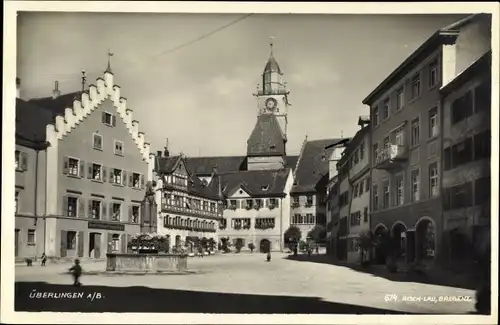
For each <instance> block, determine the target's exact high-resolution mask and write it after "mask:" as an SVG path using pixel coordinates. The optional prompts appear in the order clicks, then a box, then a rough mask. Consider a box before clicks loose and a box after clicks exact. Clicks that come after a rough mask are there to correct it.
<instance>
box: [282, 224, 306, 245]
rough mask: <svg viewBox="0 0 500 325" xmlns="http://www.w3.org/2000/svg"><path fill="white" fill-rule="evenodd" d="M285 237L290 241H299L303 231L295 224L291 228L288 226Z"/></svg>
mask: <svg viewBox="0 0 500 325" xmlns="http://www.w3.org/2000/svg"><path fill="white" fill-rule="evenodd" d="M284 237H285V240H287V241H289V242H298V241H299V240H300V238H301V237H302V233H301V231H300V229H299V228H297V227H295V226H290V228H288V229H287V230H286V231H285V234H284Z"/></svg>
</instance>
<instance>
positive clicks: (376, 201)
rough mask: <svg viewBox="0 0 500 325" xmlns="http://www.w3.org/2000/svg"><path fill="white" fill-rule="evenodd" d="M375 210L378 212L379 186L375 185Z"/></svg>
mask: <svg viewBox="0 0 500 325" xmlns="http://www.w3.org/2000/svg"><path fill="white" fill-rule="evenodd" d="M373 210H378V185H373Z"/></svg>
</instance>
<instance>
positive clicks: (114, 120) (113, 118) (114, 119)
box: [111, 115, 116, 126]
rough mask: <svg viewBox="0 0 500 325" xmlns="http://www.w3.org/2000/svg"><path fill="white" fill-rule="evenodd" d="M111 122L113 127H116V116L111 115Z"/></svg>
mask: <svg viewBox="0 0 500 325" xmlns="http://www.w3.org/2000/svg"><path fill="white" fill-rule="evenodd" d="M111 121H112V123H113V126H116V115H111Z"/></svg>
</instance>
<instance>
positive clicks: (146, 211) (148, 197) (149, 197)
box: [143, 181, 156, 232]
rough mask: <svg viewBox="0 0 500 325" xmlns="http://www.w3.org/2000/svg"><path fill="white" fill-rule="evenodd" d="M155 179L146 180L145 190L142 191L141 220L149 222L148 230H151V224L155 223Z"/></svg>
mask: <svg viewBox="0 0 500 325" xmlns="http://www.w3.org/2000/svg"><path fill="white" fill-rule="evenodd" d="M155 188H156V181H148V182H147V183H146V192H145V193H144V201H143V221H144V223H149V228H150V229H149V230H150V231H149V232H151V231H152V229H151V228H152V226H153V224H154V223H155V218H156V217H155V216H156V199H155V193H156V189H155Z"/></svg>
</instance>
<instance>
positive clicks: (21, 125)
mask: <svg viewBox="0 0 500 325" xmlns="http://www.w3.org/2000/svg"><path fill="white" fill-rule="evenodd" d="M49 123H53V117H52V114H51V112H50V111H49V110H47V109H45V108H43V107H39V106H37V105H34V104H33V103H30V102H27V101H24V100H22V99H19V98H17V99H16V143H19V144H22V145H25V146H37V147H38V146H39V145H41V144H45V141H46V125H47V124H49Z"/></svg>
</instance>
